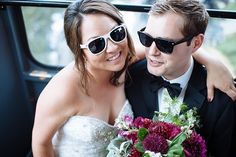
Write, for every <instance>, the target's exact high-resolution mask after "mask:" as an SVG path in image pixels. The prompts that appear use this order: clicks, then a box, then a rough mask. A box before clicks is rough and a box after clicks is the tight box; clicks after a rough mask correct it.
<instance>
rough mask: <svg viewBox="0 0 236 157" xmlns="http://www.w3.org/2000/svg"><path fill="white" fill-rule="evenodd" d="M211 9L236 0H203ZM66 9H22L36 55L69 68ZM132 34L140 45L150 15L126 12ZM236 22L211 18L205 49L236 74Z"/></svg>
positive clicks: (124, 0) (230, 6)
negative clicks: (142, 30)
mask: <svg viewBox="0 0 236 157" xmlns="http://www.w3.org/2000/svg"><path fill="white" fill-rule="evenodd" d="M109 1H110V2H112V3H114V4H135V5H137V4H152V3H154V1H155V0H109ZM201 1H202V2H204V4H205V5H206V7H207V8H211V9H220V10H221V9H223V10H235V11H236V1H235V0H201ZM64 11H65V8H46V7H45V8H44V7H22V12H23V17H24V22H25V27H26V32H27V38H28V43H29V47H30V51H31V53H32V56H33V57H34V58H35V59H36V60H38V61H39V62H41V63H43V64H47V65H51V66H65V65H66V64H68V63H69V62H70V61H72V60H73V56H72V53H71V52H70V49H69V48H68V46H67V45H66V41H65V37H64V32H63V16H64ZM122 14H123V17H124V20H125V23H126V25H127V27H128V31H129V32H130V34H131V36H132V37H133V39H134V42H135V43H136V44H139V41H138V36H137V31H138V30H140V29H141V28H143V27H144V26H145V24H146V21H147V17H148V15H147V13H138V12H131V11H122ZM235 26H236V19H222V18H210V21H209V24H208V28H207V31H206V37H205V41H204V50H205V51H206V53H210V54H212V55H214V56H217V57H218V58H220V60H222V61H223V62H224V63H225V64H226V65H227V66H228V67H229V68H230V69H231V71H232V72H233V73H234V74H236V47H235V46H234V45H235V43H236V27H235Z"/></svg>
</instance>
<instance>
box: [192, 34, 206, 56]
mask: <svg viewBox="0 0 236 157" xmlns="http://www.w3.org/2000/svg"><path fill="white" fill-rule="evenodd" d="M192 40H193V41H192V44H193V52H196V51H197V50H198V49H199V48H200V47H201V46H202V43H203V40H204V34H202V33H201V34H198V35H197V36H195V37H194V38H193V39H192Z"/></svg>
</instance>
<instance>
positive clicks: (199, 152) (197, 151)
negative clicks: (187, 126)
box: [182, 132, 207, 157]
mask: <svg viewBox="0 0 236 157" xmlns="http://www.w3.org/2000/svg"><path fill="white" fill-rule="evenodd" d="M182 146H183V147H184V154H185V156H186V157H206V152H207V149H206V144H205V141H204V140H203V138H202V137H201V136H200V135H198V134H197V133H196V132H193V133H192V134H191V136H190V137H189V138H187V139H186V140H185V141H184V142H183V143H182Z"/></svg>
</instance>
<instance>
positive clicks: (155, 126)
mask: <svg viewBox="0 0 236 157" xmlns="http://www.w3.org/2000/svg"><path fill="white" fill-rule="evenodd" d="M148 131H149V133H150V134H157V135H160V136H163V137H164V138H165V139H169V135H170V132H171V130H170V127H169V125H168V123H165V122H153V123H151V124H150V126H149V128H148Z"/></svg>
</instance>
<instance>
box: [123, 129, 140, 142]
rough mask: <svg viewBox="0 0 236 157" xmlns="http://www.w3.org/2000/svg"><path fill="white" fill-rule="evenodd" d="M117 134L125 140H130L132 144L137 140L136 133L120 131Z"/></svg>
mask: <svg viewBox="0 0 236 157" xmlns="http://www.w3.org/2000/svg"><path fill="white" fill-rule="evenodd" d="M119 134H120V135H121V136H122V137H124V138H125V139H128V140H131V141H132V142H133V143H135V141H136V140H137V131H132V132H130V131H120V132H119Z"/></svg>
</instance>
